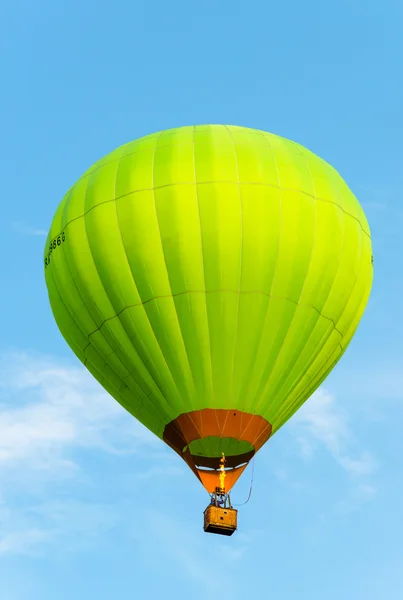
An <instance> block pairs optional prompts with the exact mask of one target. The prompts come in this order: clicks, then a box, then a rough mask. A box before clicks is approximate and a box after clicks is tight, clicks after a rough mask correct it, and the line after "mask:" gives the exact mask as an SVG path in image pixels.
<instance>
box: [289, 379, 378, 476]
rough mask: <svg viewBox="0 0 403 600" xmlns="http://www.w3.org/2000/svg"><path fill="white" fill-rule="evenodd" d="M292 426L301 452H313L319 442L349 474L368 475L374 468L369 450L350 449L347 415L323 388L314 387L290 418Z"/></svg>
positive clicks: (351, 444) (352, 444)
mask: <svg viewBox="0 0 403 600" xmlns="http://www.w3.org/2000/svg"><path fill="white" fill-rule="evenodd" d="M293 427H294V432H297V440H298V443H299V445H300V448H301V452H302V454H303V455H304V456H311V455H313V453H314V452H315V449H316V448H317V446H318V445H321V446H322V447H323V446H324V447H325V448H326V449H327V450H328V452H330V454H331V456H332V457H333V458H334V459H335V460H336V461H337V462H338V463H339V465H340V466H341V467H342V468H343V469H345V471H347V472H348V473H349V474H350V475H352V476H363V475H370V474H371V473H372V472H373V471H374V469H375V466H376V463H375V460H374V459H373V457H372V456H371V454H369V452H366V451H359V452H358V453H352V450H351V448H352V447H354V445H355V440H354V436H353V434H352V432H351V430H350V427H349V425H348V416H347V414H346V412H345V411H344V410H343V409H342V408H341V407H340V406H339V405H338V404H337V402H336V401H335V399H334V397H333V396H332V395H331V394H329V393H328V392H326V391H325V390H318V391H317V392H316V393H315V394H314V395H313V396H312V398H310V399H309V400H308V401H307V402H306V403H305V404H304V405H303V406H302V407H301V408H300V410H299V411H298V412H297V413H296V415H295V416H294V418H293Z"/></svg>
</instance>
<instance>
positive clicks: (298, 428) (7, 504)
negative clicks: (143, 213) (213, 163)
mask: <svg viewBox="0 0 403 600" xmlns="http://www.w3.org/2000/svg"><path fill="white" fill-rule="evenodd" d="M0 10H1V18H0V22H1V36H0V64H1V73H2V83H3V86H2V93H1V95H0V115H1V117H0V118H1V133H2V136H1V138H2V143H1V145H0V165H1V170H2V177H1V212H0V231H1V236H0V244H1V252H0V261H1V274H2V282H1V283H2V290H3V293H2V294H1V295H0V309H1V314H2V316H3V318H2V323H1V329H0V332H1V333H0V600H55V598H57V599H58V600H67V599H69V600H70V599H71V598H75V599H76V600H84V599H87V598H97V599H98V600H110V599H112V598H137V597H139V598H145V599H147V598H151V599H153V598H158V597H160V596H162V595H164V597H165V598H168V599H170V598H178V597H181V596H184V595H186V597H188V598H191V599H194V600H198V599H205V598H207V597H208V596H210V595H211V594H213V593H220V592H221V591H223V590H225V592H226V593H227V594H228V596H229V597H230V598H231V599H232V600H238V599H241V598H242V599H244V598H246V597H253V596H254V595H258V596H259V597H266V595H267V597H269V596H274V597H276V599H277V600H288V599H289V598H294V597H296V596H298V598H300V599H302V600H305V599H306V600H323V598H326V600H336V599H339V598H343V600H357V599H359V598H365V599H366V600H373V599H375V598H376V599H377V600H379V598H380V597H381V598H387V599H388V600H389V599H390V600H400V599H401V598H403V546H402V543H401V539H402V534H403V525H402V523H403V503H402V500H401V499H402V497H403V464H402V456H403V436H402V432H401V423H402V421H403V349H402V333H403V327H402V317H403V309H402V307H403V305H402V302H401V297H402V295H403V283H402V278H401V272H402V266H403V239H402V235H401V230H402V226H403V207H402V201H401V198H402V191H403V190H402V180H401V172H402V158H403V156H402V145H401V139H402V137H403V120H402V112H401V107H402V103H403V84H402V78H401V57H402V53H403V38H402V35H401V24H402V22H403V21H402V19H403V5H402V4H401V2H399V1H398V0H384V1H383V2H382V3H380V2H374V1H373V0H365V1H364V0H361V1H359V0H356V1H351V0H350V1H348V0H340V1H339V2H337V3H331V4H329V3H325V2H322V1H319V0H308V2H305V3H302V2H297V1H295V0H289V1H288V2H287V1H285V2H281V3H276V4H273V3H271V2H265V1H263V0H250V1H249V2H242V1H241V0H232V1H231V2H229V1H228V0H221V1H220V2H217V1H213V0H205V1H204V2H189V1H187V2H186V1H184V0H182V1H177V0H171V2H162V1H161V0H158V1H154V0H148V1H144V2H138V1H135V2H129V1H128V0H115V1H114V2H106V1H104V0H87V1H86V2H82V1H81V0H80V1H79V0H69V1H68V2H66V1H65V0H60V1H59V2H51V1H50V0H38V1H37V2H32V1H31V0H30V1H28V0H13V2H9V3H4V4H3V6H2V7H1V9H0ZM221 122H222V123H226V124H235V125H244V126H250V127H257V128H260V129H265V130H267V131H271V132H273V133H277V134H280V135H283V136H285V137H289V138H291V139H294V140H296V141H298V142H300V143H302V144H304V145H306V146H307V147H308V148H310V149H311V150H312V151H314V152H316V153H317V154H319V155H320V156H322V157H323V158H325V159H326V160H328V161H329V162H330V163H331V164H333V165H334V166H335V167H336V168H337V169H338V170H339V172H340V173H341V174H342V176H343V177H344V178H345V179H346V181H347V182H348V184H349V185H350V187H351V188H352V189H353V191H354V192H355V193H356V195H357V196H358V198H359V200H360V202H361V203H362V205H363V207H364V209H365V211H366V213H367V216H368V220H369V223H370V226H371V230H372V235H373V245H374V259H375V280H374V287H373V292H372V296H371V299H370V303H369V306H368V309H367V312H366V314H365V316H364V319H363V321H362V324H361V326H360V328H359V330H358V332H357V334H356V337H355V339H354V341H353V343H352V344H351V346H350V348H349V350H348V352H347V353H346V354H345V356H344V357H343V360H342V361H341V363H340V364H339V365H338V366H337V367H336V369H335V370H334V372H333V373H332V375H331V376H330V377H329V378H328V380H327V381H326V382H325V384H324V386H323V387H322V388H321V389H320V390H319V391H318V392H317V393H316V395H315V396H314V397H313V398H312V399H311V400H310V401H308V403H307V404H306V406H305V407H304V408H303V409H302V410H301V411H300V412H299V413H298V414H297V415H296V416H295V418H293V419H292V420H291V421H290V422H289V423H288V424H287V425H286V426H284V428H283V429H282V430H281V432H279V433H278V434H277V435H276V436H275V437H273V439H272V440H270V441H269V443H268V444H267V445H266V446H265V448H264V449H263V450H262V451H261V452H260V453H259V454H258V456H257V458H256V461H255V477H254V487H253V493H252V498H251V500H250V502H249V503H248V504H247V505H246V506H244V507H242V508H241V509H240V515H239V525H240V529H239V532H237V534H236V535H235V536H233V537H232V538H229V539H222V538H221V537H219V536H208V535H205V534H204V533H203V532H202V529H201V526H202V511H203V509H204V507H205V504H206V496H205V493H204V491H203V488H202V487H201V486H200V484H199V483H198V482H197V480H196V478H195V477H194V476H193V475H192V474H191V473H190V471H188V470H187V468H186V466H185V465H184V463H182V462H181V461H180V460H179V459H178V458H177V457H176V455H174V454H173V452H172V451H171V450H169V449H167V448H166V447H165V446H164V445H163V444H162V442H159V441H158V440H157V439H156V438H155V437H153V436H152V435H151V434H149V433H148V432H147V431H146V430H145V429H144V428H143V427H142V426H140V425H139V424H137V423H136V422H135V421H134V420H133V419H132V418H131V417H129V415H127V414H126V413H125V412H124V411H123V409H121V408H120V407H119V406H118V405H117V404H116V403H115V402H114V401H113V400H112V399H111V398H109V397H108V396H107V395H106V394H105V393H104V392H103V391H102V389H101V388H100V387H99V386H98V385H97V384H96V383H95V382H93V381H92V380H91V378H90V376H89V375H87V373H86V372H85V371H84V369H83V368H82V367H81V365H80V364H79V363H78V362H77V360H75V358H74V356H72V353H71V351H70V350H69V348H68V347H67V345H66V344H65V342H64V341H63V339H62V337H61V336H60V334H59V333H58V331H57V328H56V325H55V324H54V321H53V318H52V316H51V312H50V308H49V306H48V301H47V294H46V288H45V283H44V276H43V270H42V264H43V261H42V250H43V245H44V241H45V237H44V236H45V233H46V231H47V228H48V227H49V225H50V222H51V219H52V216H53V213H54V210H55V208H56V206H57V204H58V203H59V201H60V200H61V198H62V196H63V195H64V193H65V191H66V190H67V189H68V188H69V187H70V185H71V184H72V183H74V181H75V180H76V179H77V178H78V177H79V176H80V175H81V174H82V172H83V171H84V170H85V169H86V168H87V167H89V166H90V165H91V164H92V163H93V162H94V161H95V160H97V159H98V158H100V157H101V156H103V155H104V154H106V153H107V152H109V151H111V150H113V149H114V148H115V147H116V146H118V145H120V144H122V143H125V142H127V141H129V140H131V139H134V138H136V137H139V136H142V135H145V134H147V133H151V132H154V131H157V130H160V129H164V128H169V127H175V126H179V125H189V124H196V123H221ZM250 477H251V472H250V468H249V469H248V471H247V472H246V473H245V474H244V476H243V481H241V482H240V483H239V486H237V487H236V488H235V490H234V493H233V501H234V502H242V501H243V500H244V499H245V498H246V497H247V494H248V490H249V484H250Z"/></svg>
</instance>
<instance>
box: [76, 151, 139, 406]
mask: <svg viewBox="0 0 403 600" xmlns="http://www.w3.org/2000/svg"><path fill="white" fill-rule="evenodd" d="M119 162H120V159H119V160H118V164H117V165H116V171H115V176H116V172H117V169H118V166H119ZM88 181H89V180H88ZM87 190H88V185H87V188H86V192H85V197H84V205H85V203H86V196H87ZM84 228H85V233H86V237H87V243H88V248H89V252H90V255H91V259H92V262H93V265H94V268H95V270H96V272H97V274H98V278H99V281H100V284H101V286H102V287H103V289H104V292H105V296H106V297H107V298H108V300H109V303H110V304H111V306H112V307H113V308H114V310H115V312H116V307H115V305H114V303H113V302H112V299H111V297H110V296H109V294H108V290H107V288H106V286H105V284H104V282H103V279H102V277H101V273H100V271H99V269H98V265H97V263H96V261H95V257H94V255H93V252H92V247H91V243H90V238H89V236H88V230H87V222H86V219H85V216H84ZM119 322H120V324H121V325H122V329H123V330H124V331H125V333H126V335H127V336H128V338H129V340H130V336H129V334H128V332H127V330H126V328H125V327H124V325H123V323H122V322H121V321H120V320H119ZM100 333H101V335H102V337H103V338H104V339H105V341H106V343H107V344H108V345H109V346H111V344H110V343H109V341H108V340H107V338H106V337H105V336H104V334H103V333H102V332H101V331H100ZM109 333H110V335H111V338H113V340H114V343H115V344H116V346H117V347H119V348H120V350H121V351H122V347H121V345H120V343H119V341H118V340H117V338H116V336H115V334H114V333H113V331H111V330H110V331H109ZM87 338H88V335H87ZM90 345H91V341H89V342H88V346H90ZM88 346H87V347H88ZM116 346H115V348H113V346H111V348H112V351H113V352H114V353H115V354H116ZM94 348H95V347H94ZM95 350H96V348H95ZM122 354H124V353H123V352H122ZM116 357H117V359H118V360H120V362H121V363H122V365H123V366H124V368H125V369H126V371H127V372H128V373H129V374H131V373H130V369H128V368H127V367H126V365H125V364H124V363H123V362H122V361H121V359H120V358H119V357H118V356H117V355H116ZM106 364H107V365H108V367H109V368H110V369H111V370H112V371H114V372H115V370H114V368H113V367H112V365H111V364H110V363H109V362H107V361H106ZM116 375H117V377H118V378H119V379H120V380H121V381H122V382H123V383H125V381H124V380H123V379H122V378H121V376H120V375H118V374H117V373H116ZM137 384H138V386H139V387H140V389H142V391H143V394H144V396H145V397H148V394H147V392H146V391H145V390H143V388H142V386H141V385H140V384H139V383H138V382H137ZM126 385H127V384H126ZM133 395H134V392H133ZM143 400H144V399H143V398H140V404H143Z"/></svg>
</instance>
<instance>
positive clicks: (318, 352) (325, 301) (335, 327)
mask: <svg viewBox="0 0 403 600" xmlns="http://www.w3.org/2000/svg"><path fill="white" fill-rule="evenodd" d="M342 201H343V200H342ZM342 214H343V226H342V247H341V251H340V255H339V260H338V264H337V268H336V271H335V276H334V279H333V283H332V284H331V286H330V288H329V291H328V294H327V296H326V298H325V300H324V302H323V306H322V309H323V308H324V307H325V306H326V303H327V302H328V300H329V298H330V297H331V294H332V291H333V289H334V286H335V283H336V281H337V277H338V274H339V271H340V266H341V263H342V257H343V254H344V247H345V233H346V232H345V229H346V227H345V218H346V215H345V212H344V211H343V213H342ZM334 330H335V331H337V332H338V333H339V335H340V336H341V338H343V334H342V333H341V332H340V331H339V330H338V329H337V322H334ZM328 340H329V337H328V338H327V339H325V340H324V342H323V344H321V345H320V346H319V347H318V348H317V349H316V351H315V353H314V354H313V356H312V357H311V359H310V361H309V362H308V364H307V367H306V370H305V375H304V376H303V378H302V380H301V381H303V379H304V378H305V377H306V373H307V371H308V370H309V369H310V368H311V367H312V365H313V363H314V362H315V361H316V359H317V358H318V356H319V355H320V352H321V351H322V349H323V347H324V346H325V345H326V342H327V341H328ZM338 345H339V346H340V348H341V345H340V342H339V344H338ZM334 352H335V350H334V351H333V352H332V354H331V356H330V358H331V357H332V356H333V354H334ZM330 358H328V359H327V360H325V362H324V365H323V366H322V368H321V369H320V370H319V372H321V371H322V369H323V368H324V367H325V365H326V364H327V363H328V362H329V360H330ZM313 381H315V375H313V376H312V377H311V378H310V379H309V380H308V382H307V385H306V386H304V388H303V391H302V392H301V393H300V394H299V395H298V396H297V399H295V400H294V401H293V402H292V404H290V405H289V408H288V411H290V410H291V407H294V406H295V405H296V403H297V402H298V403H299V402H300V398H301V397H302V396H303V394H305V393H306V391H307V390H308V389H310V388H311V386H312V382H313ZM296 385H298V383H295V385H294V386H293V387H292V388H291V389H293V388H295V387H296ZM290 393H292V392H290ZM303 402H304V400H302V402H301V403H300V404H299V406H301V404H302V403H303ZM299 406H297V408H296V409H295V410H298V408H299ZM294 412H295V411H294ZM292 414H293V413H292Z"/></svg>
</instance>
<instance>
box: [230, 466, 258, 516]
mask: <svg viewBox="0 0 403 600" xmlns="http://www.w3.org/2000/svg"><path fill="white" fill-rule="evenodd" d="M254 473H255V457H253V459H252V475H251V478H250V488H249V494H248V497H247V499H246V500H245V502H241V504H233V506H244V505H245V504H248V502H249V500H250V497H251V495H252V488H253V476H254Z"/></svg>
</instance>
